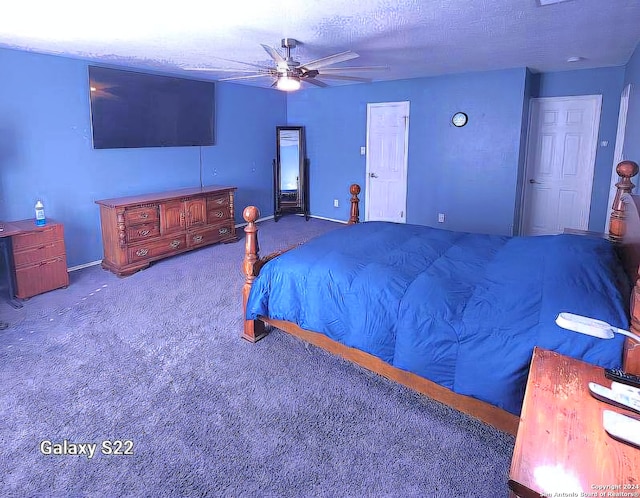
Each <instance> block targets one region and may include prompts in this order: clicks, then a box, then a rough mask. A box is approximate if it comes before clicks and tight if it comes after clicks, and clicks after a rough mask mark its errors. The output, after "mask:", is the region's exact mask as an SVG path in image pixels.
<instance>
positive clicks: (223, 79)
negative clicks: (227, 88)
mask: <svg viewBox="0 0 640 498" xmlns="http://www.w3.org/2000/svg"><path fill="white" fill-rule="evenodd" d="M264 76H272V74H270V73H260V74H251V75H247V76H230V77H229V78H220V79H219V80H218V81H235V80H252V79H254V78H262V77H264Z"/></svg>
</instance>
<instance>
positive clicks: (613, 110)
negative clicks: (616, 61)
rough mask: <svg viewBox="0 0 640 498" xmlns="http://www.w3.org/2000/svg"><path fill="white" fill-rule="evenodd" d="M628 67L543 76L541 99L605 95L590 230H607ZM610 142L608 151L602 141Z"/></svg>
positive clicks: (564, 72) (540, 89)
mask: <svg viewBox="0 0 640 498" xmlns="http://www.w3.org/2000/svg"><path fill="white" fill-rule="evenodd" d="M624 73H625V68H624V67H608V68H599V69H585V70H578V71H563V72H557V73H543V74H540V75H539V93H538V95H537V96H538V97H561V96H566V95H596V94H600V95H602V110H601V114H600V132H599V134H598V150H597V153H596V164H595V169H594V177H593V188H592V192H591V213H590V215H589V230H593V231H597V232H602V231H604V230H605V223H606V219H607V211H608V209H609V207H608V206H607V203H608V200H609V185H610V182H611V171H612V168H613V153H614V150H615V145H616V131H617V127H618V111H619V110H620V94H621V92H622V88H623V83H624ZM603 140H604V141H607V142H609V145H608V146H606V147H602V146H600V142H602V141H603Z"/></svg>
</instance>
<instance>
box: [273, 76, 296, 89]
mask: <svg viewBox="0 0 640 498" xmlns="http://www.w3.org/2000/svg"><path fill="white" fill-rule="evenodd" d="M276 86H277V87H278V90H282V91H284V92H295V91H296V90H299V89H300V78H298V77H297V76H280V77H279V78H278V83H277V85H276Z"/></svg>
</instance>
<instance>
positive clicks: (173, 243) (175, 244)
mask: <svg viewBox="0 0 640 498" xmlns="http://www.w3.org/2000/svg"><path fill="white" fill-rule="evenodd" d="M169 245H170V246H171V248H172V249H177V248H178V247H180V241H179V240H174V241H173V242H171V244H169Z"/></svg>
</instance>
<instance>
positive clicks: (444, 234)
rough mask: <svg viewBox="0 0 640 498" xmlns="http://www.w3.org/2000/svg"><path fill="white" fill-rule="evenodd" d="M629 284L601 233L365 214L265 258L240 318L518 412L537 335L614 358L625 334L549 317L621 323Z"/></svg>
mask: <svg viewBox="0 0 640 498" xmlns="http://www.w3.org/2000/svg"><path fill="white" fill-rule="evenodd" d="M628 289H629V286H628V281H627V279H626V277H625V276H624V273H623V271H622V269H621V265H620V263H619V261H618V259H617V256H616V254H615V252H614V250H613V248H612V246H611V245H610V244H609V243H608V242H607V241H605V240H602V239H597V238H589V237H580V236H575V235H555V236H542V237H505V236H496V235H481V234H471V233H460V232H451V231H448V230H441V229H435V228H430V227H424V226H417V225H404V224H394V223H383V222H368V223H363V224H359V225H352V226H347V227H344V228H340V229H337V230H334V231H332V232H329V233H327V234H324V235H322V236H319V237H317V238H315V239H313V240H311V241H309V242H307V243H306V244H304V245H303V246H301V247H299V248H297V249H294V250H291V251H289V252H287V253H285V254H283V255H282V256H280V257H278V258H276V259H274V260H272V261H270V262H269V263H267V264H266V265H265V266H264V267H263V268H262V270H261V272H260V275H259V276H258V277H257V278H256V280H255V282H254V284H253V286H252V289H251V294H250V296H249V302H248V306H247V318H248V319H252V318H256V317H258V316H267V317H270V318H275V319H282V320H288V321H291V322H295V323H296V324H298V325H299V326H300V327H302V328H304V329H308V330H313V331H316V332H321V333H323V334H326V335H327V336H328V337H330V338H331V339H333V340H335V341H338V342H341V343H343V344H346V345H347V346H351V347H354V348H358V349H361V350H363V351H365V352H367V353H370V354H372V355H375V356H377V357H379V358H381V359H382V360H384V361H386V362H389V363H390V364H392V365H394V366H396V367H398V368H401V369H404V370H408V371H410V372H414V373H416V374H418V375H420V376H423V377H425V378H427V379H430V380H432V381H434V382H437V383H438V384H441V385H443V386H445V387H447V388H449V389H451V390H453V391H454V392H456V393H460V394H466V395H470V396H473V397H475V398H478V399H481V400H483V401H487V402H489V403H491V404H493V405H496V406H499V407H501V408H503V409H505V410H507V411H509V412H511V413H514V414H516V415H518V414H519V413H520V409H521V405H522V399H523V396H524V388H525V383H526V378H527V372H528V368H529V363H530V360H531V355H532V352H533V348H534V346H540V347H543V348H546V349H551V350H555V351H558V352H559V353H562V354H564V355H568V356H572V357H575V358H579V359H583V360H585V361H587V362H590V363H594V364H597V365H600V366H603V367H611V368H616V367H620V365H621V361H622V343H623V338H622V337H621V336H618V337H616V338H615V339H612V340H603V339H597V338H593V337H589V336H586V335H582V334H578V333H575V332H571V331H568V330H564V329H562V328H560V327H558V326H557V325H556V324H555V318H556V316H557V315H558V313H559V312H561V311H569V312H572V313H577V314H581V315H585V316H591V317H594V318H598V319H601V320H605V321H607V322H609V323H611V324H613V325H616V326H619V327H622V328H626V327H627V325H628V319H627V302H628V299H627V297H628Z"/></svg>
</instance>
